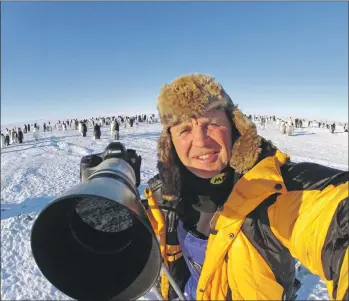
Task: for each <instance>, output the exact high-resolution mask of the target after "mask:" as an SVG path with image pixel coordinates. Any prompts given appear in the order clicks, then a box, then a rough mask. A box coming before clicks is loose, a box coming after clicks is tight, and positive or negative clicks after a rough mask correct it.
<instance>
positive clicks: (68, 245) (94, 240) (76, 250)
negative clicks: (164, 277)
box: [31, 142, 162, 301]
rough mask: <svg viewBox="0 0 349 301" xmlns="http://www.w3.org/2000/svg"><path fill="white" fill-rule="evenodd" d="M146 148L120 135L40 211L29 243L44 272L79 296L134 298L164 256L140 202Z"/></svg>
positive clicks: (150, 283) (147, 284)
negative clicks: (119, 139)
mask: <svg viewBox="0 0 349 301" xmlns="http://www.w3.org/2000/svg"><path fill="white" fill-rule="evenodd" d="M140 168H141V156H139V155H138V154H137V152H136V151H135V150H133V149H126V148H125V146H124V145H123V144H122V143H120V142H112V143H110V144H109V145H108V146H107V147H106V149H105V150H104V152H102V153H97V154H92V155H88V156H84V157H83V158H82V159H81V161H80V183H78V184H77V185H75V186H73V187H71V188H70V189H68V190H67V191H65V192H64V193H62V194H61V195H59V196H58V197H57V198H56V199H54V200H53V201H52V202H50V203H49V204H48V205H47V206H46V207H45V208H44V209H43V210H42V211H41V212H40V213H39V215H38V217H37V218H36V220H35V222H34V224H33V228H32V232H31V249H32V254H33V257H34V260H35V262H36V264H37V266H38V267H39V269H40V270H41V272H42V274H43V275H44V276H45V277H46V278H47V279H48V281H49V282H51V283H52V284H53V285H54V286H55V287H56V288H57V289H59V290H60V291H62V292H63V293H65V294H66V295H68V296H70V297H71V298H74V299H76V300H84V301H87V300H91V301H92V300H93V301H95V300H100V301H105V300H136V299H138V298H139V297H141V296H143V295H144V294H145V293H147V292H148V291H149V290H150V289H151V288H152V287H153V286H154V284H155V282H156V280H157V278H158V276H159V274H160V270H161V265H162V259H161V254H160V247H159V243H158V240H157V238H156V236H155V234H154V232H153V229H152V227H151V224H150V221H149V220H148V217H147V214H146V211H145V209H144V207H143V205H142V202H141V199H140V194H139V192H138V186H139V185H140Z"/></svg>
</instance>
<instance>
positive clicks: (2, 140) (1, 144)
mask: <svg viewBox="0 0 349 301" xmlns="http://www.w3.org/2000/svg"><path fill="white" fill-rule="evenodd" d="M0 147H1V149H3V148H4V147H5V136H4V134H3V133H1V141H0Z"/></svg>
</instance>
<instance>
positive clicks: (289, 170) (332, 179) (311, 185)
mask: <svg viewBox="0 0 349 301" xmlns="http://www.w3.org/2000/svg"><path fill="white" fill-rule="evenodd" d="M281 174H282V177H283V179H284V183H285V185H286V188H287V190H289V191H295V190H323V189H325V188H326V187H327V186H328V185H331V184H332V185H335V186H336V185H340V184H342V183H345V182H347V181H348V178H349V174H348V171H342V170H338V169H334V168H331V167H327V166H323V165H320V164H316V163H310V162H304V163H286V164H285V165H283V166H282V167H281Z"/></svg>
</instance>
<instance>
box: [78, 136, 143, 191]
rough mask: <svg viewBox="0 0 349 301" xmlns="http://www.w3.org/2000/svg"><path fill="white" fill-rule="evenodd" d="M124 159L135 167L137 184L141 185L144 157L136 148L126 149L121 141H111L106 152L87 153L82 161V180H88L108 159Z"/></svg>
mask: <svg viewBox="0 0 349 301" xmlns="http://www.w3.org/2000/svg"><path fill="white" fill-rule="evenodd" d="M112 158H115V159H122V160H124V161H126V162H127V163H128V164H129V165H130V166H131V167H132V169H133V171H134V173H135V177H136V182H135V185H136V187H138V186H139V184H140V181H141V162H142V157H141V156H139V155H137V153H136V150H134V149H126V148H125V146H124V145H123V144H122V143H121V142H112V143H110V144H109V145H108V146H107V147H106V149H105V150H104V152H102V153H98V154H93V155H87V156H84V157H82V158H81V161H80V180H81V181H86V180H87V179H88V178H89V177H90V176H91V175H92V174H93V173H94V172H95V171H96V168H97V169H98V165H99V164H101V163H102V162H103V161H105V160H108V159H112Z"/></svg>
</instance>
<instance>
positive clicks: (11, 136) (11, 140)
mask: <svg viewBox="0 0 349 301" xmlns="http://www.w3.org/2000/svg"><path fill="white" fill-rule="evenodd" d="M8 135H9V138H10V144H12V143H13V135H12V130H9V131H8Z"/></svg>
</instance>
